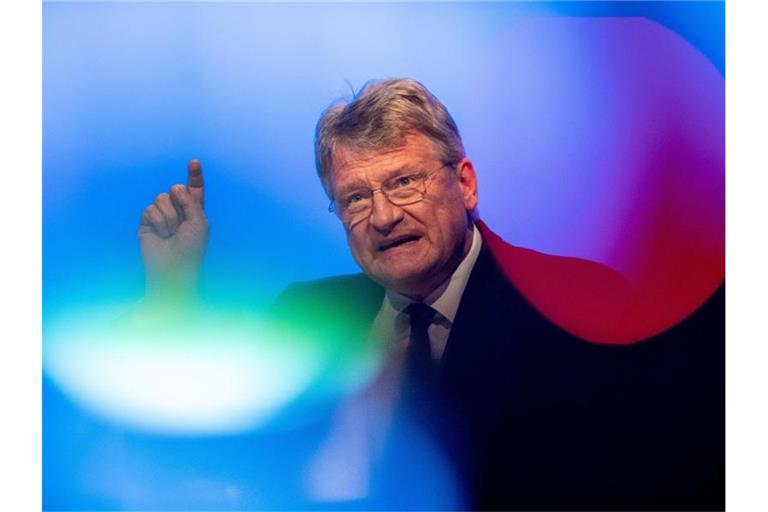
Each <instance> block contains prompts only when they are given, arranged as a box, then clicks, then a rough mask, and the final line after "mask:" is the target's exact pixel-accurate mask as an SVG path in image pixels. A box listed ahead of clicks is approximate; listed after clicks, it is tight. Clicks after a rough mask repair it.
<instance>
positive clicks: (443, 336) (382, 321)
mask: <svg viewBox="0 0 768 512" xmlns="http://www.w3.org/2000/svg"><path fill="white" fill-rule="evenodd" d="M482 244H483V239H482V237H481V236H480V231H479V230H478V229H477V226H473V233H472V245H471V246H470V248H469V252H468V253H467V255H466V256H464V259H463V260H461V263H459V266H458V267H456V270H455V271H454V272H453V274H452V275H451V277H450V278H448V280H447V281H445V282H444V283H443V284H442V285H440V286H438V287H437V289H436V290H434V291H433V292H432V293H430V294H429V295H428V296H427V297H426V298H425V299H424V300H423V301H422V302H424V304H427V305H429V306H432V308H433V309H434V310H435V311H437V314H436V315H435V318H434V320H433V321H432V324H431V325H430V326H429V329H428V331H427V332H428V333H429V344H430V348H431V349H432V358H433V359H434V360H435V361H439V360H440V359H441V358H442V356H443V352H445V345H446V343H447V342H448V335H449V334H450V333H451V327H452V326H453V322H454V320H455V318H456V311H457V310H458V309H459V303H460V302H461V297H462V295H464V288H466V286H467V281H469V275H470V274H471V273H472V269H473V268H474V266H475V262H476V261H477V257H478V256H479V255H480V248H481V246H482ZM412 302H413V300H412V299H409V298H408V297H406V296H404V295H401V294H399V293H397V292H395V291H392V290H387V292H386V294H385V295H384V300H383V301H382V304H381V308H379V313H378V314H377V315H376V318H375V319H374V321H373V327H372V329H371V331H372V335H374V336H378V337H381V339H383V340H385V342H387V343H390V344H391V345H390V348H391V349H392V350H393V351H395V352H399V351H403V350H405V347H406V346H407V345H408V339H409V337H410V322H409V320H408V314H407V313H404V312H403V310H404V309H405V308H406V307H408V305H409V304H411V303H412Z"/></svg>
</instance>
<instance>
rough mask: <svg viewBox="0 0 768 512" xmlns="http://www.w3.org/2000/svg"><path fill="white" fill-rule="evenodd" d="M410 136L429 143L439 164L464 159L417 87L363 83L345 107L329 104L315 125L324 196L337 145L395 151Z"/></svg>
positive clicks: (446, 123)
mask: <svg viewBox="0 0 768 512" xmlns="http://www.w3.org/2000/svg"><path fill="white" fill-rule="evenodd" d="M414 133H421V134H423V135H426V136H427V137H428V138H429V139H431V140H432V142H433V143H434V145H435V148H436V150H437V152H438V157H439V158H440V159H441V160H442V161H443V162H445V163H450V164H456V163H458V162H459V161H460V160H461V159H462V158H464V156H465V154H464V145H463V144H462V142H461V136H460V135H459V129H458V128H457V127H456V122H455V121H454V120H453V118H452V117H451V115H450V114H449V113H448V110H447V109H446V108H445V105H443V104H442V103H441V102H440V100H438V99H437V98H436V97H435V96H434V95H433V94H432V93H431V92H429V91H428V90H427V88H426V87H424V86H423V85H422V84H421V83H419V82H417V81H416V80H413V79H410V78H390V79H387V80H371V81H369V82H367V83H366V84H365V85H364V86H363V87H362V88H361V89H360V90H359V91H358V92H357V94H354V95H353V97H352V99H351V100H350V101H347V100H343V99H342V100H338V101H336V102H334V103H333V104H331V106H329V107H328V108H327V109H326V110H325V111H324V112H323V114H322V115H321V116H320V120H319V121H318V122H317V127H316V128H315V166H316V167H317V175H318V176H319V177H320V181H321V182H322V183H323V187H324V188H326V191H327V189H328V176H329V175H330V172H331V164H332V160H333V153H334V150H335V149H336V148H337V147H339V145H345V146H347V147H350V148H354V149H356V150H361V151H371V150H373V151H377V150H386V149H396V148H399V147H402V146H404V145H405V143H406V141H405V138H406V136H407V135H410V134H414Z"/></svg>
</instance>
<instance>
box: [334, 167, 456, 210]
mask: <svg viewBox="0 0 768 512" xmlns="http://www.w3.org/2000/svg"><path fill="white" fill-rule="evenodd" d="M452 165H454V164H453V162H443V163H442V165H440V167H438V168H436V169H433V170H432V171H429V172H427V173H425V175H424V182H423V187H424V190H422V191H421V195H420V196H417V197H418V199H416V200H414V201H408V202H406V203H399V204H398V203H396V202H394V201H392V199H390V197H389V195H388V192H387V191H385V190H383V188H384V187H378V188H369V189H368V190H370V192H371V207H370V209H369V211H368V212H367V215H365V216H362V215H361V217H360V220H362V219H365V218H367V217H370V215H371V212H372V211H373V196H374V195H375V194H376V192H380V193H381V195H383V196H384V197H385V198H386V200H387V201H389V202H390V204H392V205H394V206H410V205H412V204H416V203H420V202H421V201H423V200H424V197H425V196H426V195H427V187H429V185H430V183H432V178H433V177H434V176H435V174H437V172H438V171H440V170H441V169H442V168H443V167H448V166H452ZM413 174H418V173H413ZM413 174H410V175H411V176H412V175H413ZM399 177H402V176H396V177H395V178H394V179H397V178H399ZM328 212H329V213H334V214H336V216H337V217H339V219H341V220H342V221H343V220H344V218H343V217H342V216H343V213H342V212H341V211H340V210H339V208H338V207H337V205H336V199H331V202H330V203H329V204H328ZM360 213H361V214H362V213H363V212H360ZM347 221H348V222H351V219H347ZM357 222H359V221H355V223H357Z"/></svg>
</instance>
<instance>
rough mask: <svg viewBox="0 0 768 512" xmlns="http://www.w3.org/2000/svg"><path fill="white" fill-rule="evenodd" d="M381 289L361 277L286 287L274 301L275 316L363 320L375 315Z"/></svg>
mask: <svg viewBox="0 0 768 512" xmlns="http://www.w3.org/2000/svg"><path fill="white" fill-rule="evenodd" d="M383 297H384V288H382V287H381V285H379V284H378V283H376V282H375V281H373V280H371V279H370V278H368V277H367V276H365V275H364V274H350V275H342V276H333V277H326V278H322V279H316V280H313V281H302V282H297V283H293V284H291V285H289V286H288V287H287V288H286V289H285V290H283V292H282V293H281V294H280V295H279V296H278V297H277V299H276V300H275V302H274V304H273V307H272V311H273V314H275V315H276V316H278V317H280V316H284V315H290V316H291V317H292V318H294V319H295V318H297V315H298V316H300V317H301V318H305V319H307V320H311V321H322V322H332V321H335V320H338V318H339V316H340V315H343V316H344V317H345V318H348V319H349V318H361V320H362V319H366V318H368V317H370V318H373V316H374V315H375V314H376V312H377V311H378V308H379V306H380V305H381V301H382V300H383Z"/></svg>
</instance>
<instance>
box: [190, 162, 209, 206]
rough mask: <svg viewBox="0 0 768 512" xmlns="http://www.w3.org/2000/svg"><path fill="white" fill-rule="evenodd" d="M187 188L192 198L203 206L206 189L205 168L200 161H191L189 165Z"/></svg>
mask: <svg viewBox="0 0 768 512" xmlns="http://www.w3.org/2000/svg"><path fill="white" fill-rule="evenodd" d="M187 188H188V189H189V193H190V195H191V196H192V198H193V199H195V200H196V201H198V202H199V203H200V204H203V199H204V198H205V193H204V190H205V187H204V186H203V167H202V166H201V165H200V161H199V160H190V161H189V164H187Z"/></svg>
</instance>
